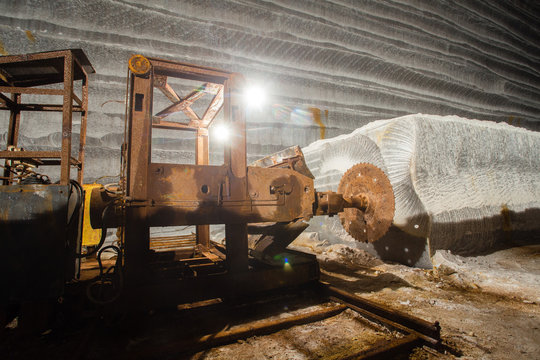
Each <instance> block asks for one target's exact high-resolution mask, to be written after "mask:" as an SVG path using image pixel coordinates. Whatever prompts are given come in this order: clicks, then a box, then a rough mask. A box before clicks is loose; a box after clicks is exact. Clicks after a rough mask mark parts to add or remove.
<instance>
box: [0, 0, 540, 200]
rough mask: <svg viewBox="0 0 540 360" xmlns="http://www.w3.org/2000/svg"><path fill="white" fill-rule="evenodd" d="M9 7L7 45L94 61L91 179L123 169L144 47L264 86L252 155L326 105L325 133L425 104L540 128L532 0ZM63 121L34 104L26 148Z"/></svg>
mask: <svg viewBox="0 0 540 360" xmlns="http://www.w3.org/2000/svg"><path fill="white" fill-rule="evenodd" d="M0 9H2V11H1V12H0V47H1V48H0V52H2V53H9V54H21V53H32V52H39V51H49V50H56V49H65V48H82V49H83V50H84V51H85V52H86V54H87V55H88V57H89V59H90V60H91V62H92V64H93V65H94V67H95V69H96V72H97V73H96V74H95V75H93V76H91V78H90V90H89V93H90V98H89V101H90V103H89V109H90V111H89V120H88V121H89V124H88V149H89V150H88V156H87V159H88V163H87V165H88V166H87V168H86V169H87V172H86V175H87V176H86V178H87V179H88V180H89V181H93V180H94V179H96V178H98V177H100V176H102V175H104V174H111V173H115V172H117V171H118V165H117V164H118V160H117V156H118V153H119V151H118V149H119V147H120V144H121V142H122V138H123V112H124V105H123V104H121V103H118V102H114V101H123V100H124V98H125V93H124V92H125V74H126V69H127V60H128V59H129V57H130V56H131V55H132V54H134V53H140V54H144V55H147V56H152V57H158V58H167V59H173V60H178V61H184V62H189V63H195V64H200V65H207V66H212V67H217V68H223V69H226V70H230V71H237V72H242V73H243V74H244V75H246V77H247V78H248V79H251V80H253V81H254V82H260V83H263V84H264V85H265V86H266V87H267V92H268V93H269V97H268V101H267V105H266V106H265V107H264V108H263V109H261V111H257V112H252V113H250V114H249V116H248V117H247V120H248V132H247V134H248V138H247V141H248V154H249V156H250V159H249V161H252V160H256V159H258V158H261V157H263V156H266V155H268V154H271V153H274V152H276V151H279V150H282V149H284V148H286V147H289V146H292V145H300V146H306V145H308V144H310V143H312V142H313V141H315V140H317V139H319V138H320V129H319V126H318V125H317V124H316V123H315V121H313V118H312V116H311V115H310V113H309V112H308V111H306V109H308V108H309V107H315V108H319V109H321V111H322V112H323V113H324V111H325V110H327V111H328V116H324V117H323V119H322V121H323V123H324V125H325V127H326V137H334V136H337V135H340V134H345V133H349V132H351V131H353V130H354V129H357V128H359V127H361V126H363V125H365V124H367V123H369V122H370V121H374V120H377V119H381V118H393V117H398V116H403V115H407V114H412V113H421V112H423V113H430V114H438V115H458V116H462V117H466V118H476V119H483V120H493V121H499V122H501V121H506V122H511V123H513V124H517V125H520V126H523V127H527V128H534V129H538V128H539V123H540V122H539V121H540V41H539V37H538V32H539V31H540V26H539V25H538V24H540V15H539V14H540V8H539V6H538V4H537V3H536V2H534V1H529V2H514V1H497V2H488V3H485V2H477V1H475V2H471V1H465V0H460V1H452V2H448V1H419V0H366V1H361V2H359V1H355V0H334V1H308V0H298V1H284V0H275V1H260V0H250V1H238V0H221V1H213V0H197V1H194V0H182V1H168V0H154V1H146V0H94V1H78V0H59V1H49V0H34V1H32V2H26V1H10V0H0ZM26 31H30V32H31V34H32V36H31V37H29V36H27V33H26ZM191 90H192V88H189V87H184V88H180V89H179V90H178V91H179V92H180V93H182V94H183V95H185V94H186V93H188V92H189V91H191ZM23 99H25V96H23ZM110 100H113V102H110ZM165 105H167V102H166V101H165V102H159V101H158V102H157V104H156V105H155V110H156V111H157V110H159V109H160V108H161V107H162V106H165ZM4 113H5V112H4ZM0 116H4V117H3V118H0V135H2V134H5V132H6V131H7V115H6V114H0ZM59 124H60V120H58V119H55V118H54V117H53V115H51V114H47V115H46V116H45V117H44V116H43V115H42V114H37V113H24V114H23V121H22V124H21V134H22V135H24V136H25V137H26V138H25V141H24V142H23V144H24V146H26V147H27V148H29V149H36V150H37V149H52V148H56V147H57V146H58V139H59V135H60V126H59ZM74 131H75V132H77V131H78V127H77V126H75V128H74ZM155 139H156V148H157V149H158V150H159V151H160V152H161V153H160V155H159V158H160V159H166V160H168V161H172V160H174V159H184V158H192V157H193V150H188V149H187V146H186V147H184V145H185V143H186V142H184V141H180V140H179V139H178V138H177V137H176V134H175V132H165V133H162V134H159V136H157V137H155ZM159 141H161V143H158V142H159ZM396 141H398V139H396ZM4 143H5V136H3V137H2V139H1V140H0V147H1V146H2V145H3V144H4ZM216 161H217V160H216ZM389 171H392V169H389ZM411 206H413V207H414V204H412V205H411Z"/></svg>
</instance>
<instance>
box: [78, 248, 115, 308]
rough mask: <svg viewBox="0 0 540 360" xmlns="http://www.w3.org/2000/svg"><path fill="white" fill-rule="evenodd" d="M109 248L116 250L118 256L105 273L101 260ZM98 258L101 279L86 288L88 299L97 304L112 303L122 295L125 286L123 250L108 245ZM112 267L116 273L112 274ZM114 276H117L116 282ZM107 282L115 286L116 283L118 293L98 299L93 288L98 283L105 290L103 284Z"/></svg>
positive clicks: (99, 253)
mask: <svg viewBox="0 0 540 360" xmlns="http://www.w3.org/2000/svg"><path fill="white" fill-rule="evenodd" d="M107 249H113V250H115V251H116V253H117V257H116V262H115V264H114V266H111V267H110V268H108V269H107V271H105V273H103V263H102V262H101V254H102V253H103V252H104V251H105V250H107ZM96 258H97V261H98V264H99V280H98V281H95V282H93V283H90V284H89V285H88V287H87V288H86V295H87V296H88V299H89V300H90V301H92V302H93V303H95V304H98V305H106V304H110V303H112V302H114V301H116V300H117V299H118V298H119V297H120V295H121V294H122V290H123V287H124V275H123V273H122V250H121V249H120V248H119V247H117V246H115V245H108V246H105V247H104V248H103V249H101V250H100V251H99V252H98V255H97V257H96ZM112 269H114V273H113V274H112V275H111V274H110V271H111V270H112ZM114 277H116V279H117V281H116V284H115V281H114ZM105 284H110V285H111V286H113V287H115V285H116V293H115V294H114V296H112V297H111V298H109V299H106V300H102V299H97V298H96V297H95V296H94V295H93V294H92V288H94V287H95V286H96V285H100V286H101V288H100V290H103V286H104V285H105ZM100 294H101V291H100Z"/></svg>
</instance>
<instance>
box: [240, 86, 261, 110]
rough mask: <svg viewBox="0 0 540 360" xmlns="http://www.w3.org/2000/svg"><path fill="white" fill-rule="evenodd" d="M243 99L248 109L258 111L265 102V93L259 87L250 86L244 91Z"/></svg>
mask: <svg viewBox="0 0 540 360" xmlns="http://www.w3.org/2000/svg"><path fill="white" fill-rule="evenodd" d="M244 99H245V102H246V105H247V106H248V107H249V108H257V109H260V108H261V107H262V106H263V105H264V104H265V102H266V92H265V91H264V89H263V88H262V87H260V86H250V87H248V88H246V90H245V91H244Z"/></svg>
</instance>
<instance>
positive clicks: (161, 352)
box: [4, 244, 540, 360]
mask: <svg viewBox="0 0 540 360" xmlns="http://www.w3.org/2000/svg"><path fill="white" fill-rule="evenodd" d="M302 250H308V251H309V250H311V251H312V252H314V253H316V254H317V256H318V258H319V263H320V265H321V280H322V281H325V282H328V283H331V284H333V285H334V286H336V287H338V288H341V289H343V290H346V291H348V292H350V293H354V294H357V295H359V296H361V297H364V298H367V299H371V300H372V301H374V302H377V303H379V304H382V305H385V306H388V307H392V308H395V309H397V310H400V311H402V312H405V313H408V314H411V315H414V316H416V317H418V318H421V319H424V320H427V321H430V322H434V321H439V322H440V324H441V328H442V338H443V340H444V342H445V343H446V344H448V345H449V346H450V348H453V349H455V350H457V353H458V355H456V353H454V354H450V353H446V354H441V353H436V352H434V351H433V350H431V349H429V348H427V347H423V348H417V349H416V350H415V351H414V352H413V354H412V355H410V356H409V358H411V359H438V358H444V359H454V358H459V359H540V305H539V303H540V299H539V297H540V295H539V294H540V285H539V281H540V245H528V246H520V247H514V248H510V249H505V250H500V251H496V252H494V253H492V254H489V255H485V256H480V257H471V258H464V257H459V256H454V255H452V254H448V253H444V254H442V255H441V256H443V255H444V256H443V260H440V262H441V263H443V265H441V266H439V267H438V268H436V269H433V270H424V269H418V268H411V267H407V266H403V265H398V264H388V263H384V262H382V261H380V260H378V259H376V258H374V257H373V256H371V255H370V254H368V253H366V252H365V251H363V250H360V249H356V248H354V247H352V246H346V245H342V244H341V245H331V246H326V247H316V248H314V247H311V248H306V247H304V248H303V249H302ZM516 279H517V280H519V281H517V282H516V281H515V280H516ZM220 306H221V305H220V304H219V303H217V304H215V306H214V305H211V306H210V307H206V308H205V310H201V311H196V310H195V311H191V312H189V313H188V314H189V315H187V317H185V315H181V313H182V312H179V311H178V309H168V310H167V309H165V310H159V311H157V312H155V313H148V314H138V315H136V316H133V314H131V315H130V318H125V317H124V318H123V319H115V318H108V319H94V320H91V321H90V320H89V321H88V322H87V323H85V324H81V325H80V326H79V327H77V328H75V329H72V330H71V332H68V336H66V333H65V332H64V334H63V335H60V334H58V332H56V331H55V330H54V329H53V330H52V331H48V332H45V333H44V334H42V335H41V336H39V337H37V338H35V337H33V338H29V339H26V340H25V339H22V340H23V341H22V342H21V341H20V340H21V339H18V340H17V341H14V342H11V344H15V343H17V344H19V345H18V346H17V347H10V348H9V350H10V351H11V354H9V353H8V355H9V356H8V357H7V358H17V359H19V358H37V357H39V358H42V359H45V358H67V357H69V358H85V359H104V358H160V359H261V360H262V359H342V358H347V357H348V356H350V355H351V354H355V353H358V352H361V351H363V350H364V349H367V348H370V347H373V346H380V345H381V344H385V343H386V342H390V341H391V340H392V339H395V338H396V337H399V336H400V335H399V334H396V333H395V332H392V331H389V330H388V329H386V328H382V327H380V326H377V324H374V323H371V322H369V321H365V319H362V318H361V317H360V316H358V314H356V313H355V312H354V311H351V310H345V311H343V312H340V313H339V314H338V315H335V316H330V317H328V318H325V319H324V320H320V321H315V322H311V323H308V324H302V325H298V326H293V327H290V328H288V329H284V330H281V331H277V332H274V333H272V334H270V335H262V336H252V337H248V338H245V339H242V340H238V341H236V342H234V343H232V344H229V345H225V346H217V347H214V348H211V349H206V350H202V351H199V350H197V351H198V352H197V351H190V352H185V351H178V350H179V349H181V348H182V346H183V345H182V344H183V343H182V341H183V340H182V339H184V338H187V337H189V336H190V335H194V334H196V333H197V329H199V328H201V327H204V326H206V327H207V329H206V330H205V331H207V330H208V327H209V328H210V329H211V332H219V331H223V330H234V329H235V328H238V327H241V326H243V325H245V324H246V323H248V324H256V323H257V321H259V320H260V319H261V318H264V319H265V321H266V320H272V319H283V318H287V317H290V316H295V315H297V314H302V313H306V312H317V311H325V310H327V309H330V308H332V307H335V306H336V303H332V302H321V301H319V300H318V299H313V298H310V297H309V294H307V295H304V296H299V297H298V296H292V295H291V296H290V297H289V296H288V295H287V294H280V295H279V296H278V297H276V299H266V300H265V301H263V302H261V303H259V304H257V303H256V304H255V305H251V306H250V307H240V308H235V309H234V310H230V308H229V310H227V311H226V312H228V313H223V310H222V309H224V308H223V307H220ZM108 322H109V323H108ZM7 336H8V337H9V336H10V334H9V331H8V333H7ZM4 340H6V339H4ZM11 340H13V339H11ZM4 344H6V343H5V342H4ZM20 344H24V346H20ZM405 358H407V357H405Z"/></svg>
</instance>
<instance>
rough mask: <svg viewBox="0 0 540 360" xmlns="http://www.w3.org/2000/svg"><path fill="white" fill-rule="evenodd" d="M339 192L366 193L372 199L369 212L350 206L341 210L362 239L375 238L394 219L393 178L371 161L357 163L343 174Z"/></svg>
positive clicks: (354, 234)
mask: <svg viewBox="0 0 540 360" xmlns="http://www.w3.org/2000/svg"><path fill="white" fill-rule="evenodd" d="M338 192H339V193H341V194H342V195H343V196H344V197H352V196H356V195H359V194H363V195H365V196H366V197H367V198H368V200H369V205H368V207H367V209H366V211H365V212H362V211H360V210H359V209H355V208H347V209H345V211H343V212H342V213H340V214H339V217H340V220H341V224H342V225H343V228H344V229H345V230H346V231H347V233H349V235H351V236H352V237H353V238H354V239H355V240H357V241H360V242H374V241H376V240H378V239H380V238H381V237H382V236H384V234H386V232H387V231H388V229H389V228H390V226H391V225H392V220H393V219H394V211H395V200H394V192H393V190H392V185H391V184H390V180H388V177H387V176H386V174H385V173H384V172H383V171H382V170H381V169H379V168H378V167H376V166H375V165H372V164H369V163H360V164H356V165H354V166H353V167H351V168H350V169H349V170H347V171H346V172H345V174H344V175H343V177H342V178H341V181H340V182H339V186H338Z"/></svg>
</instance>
